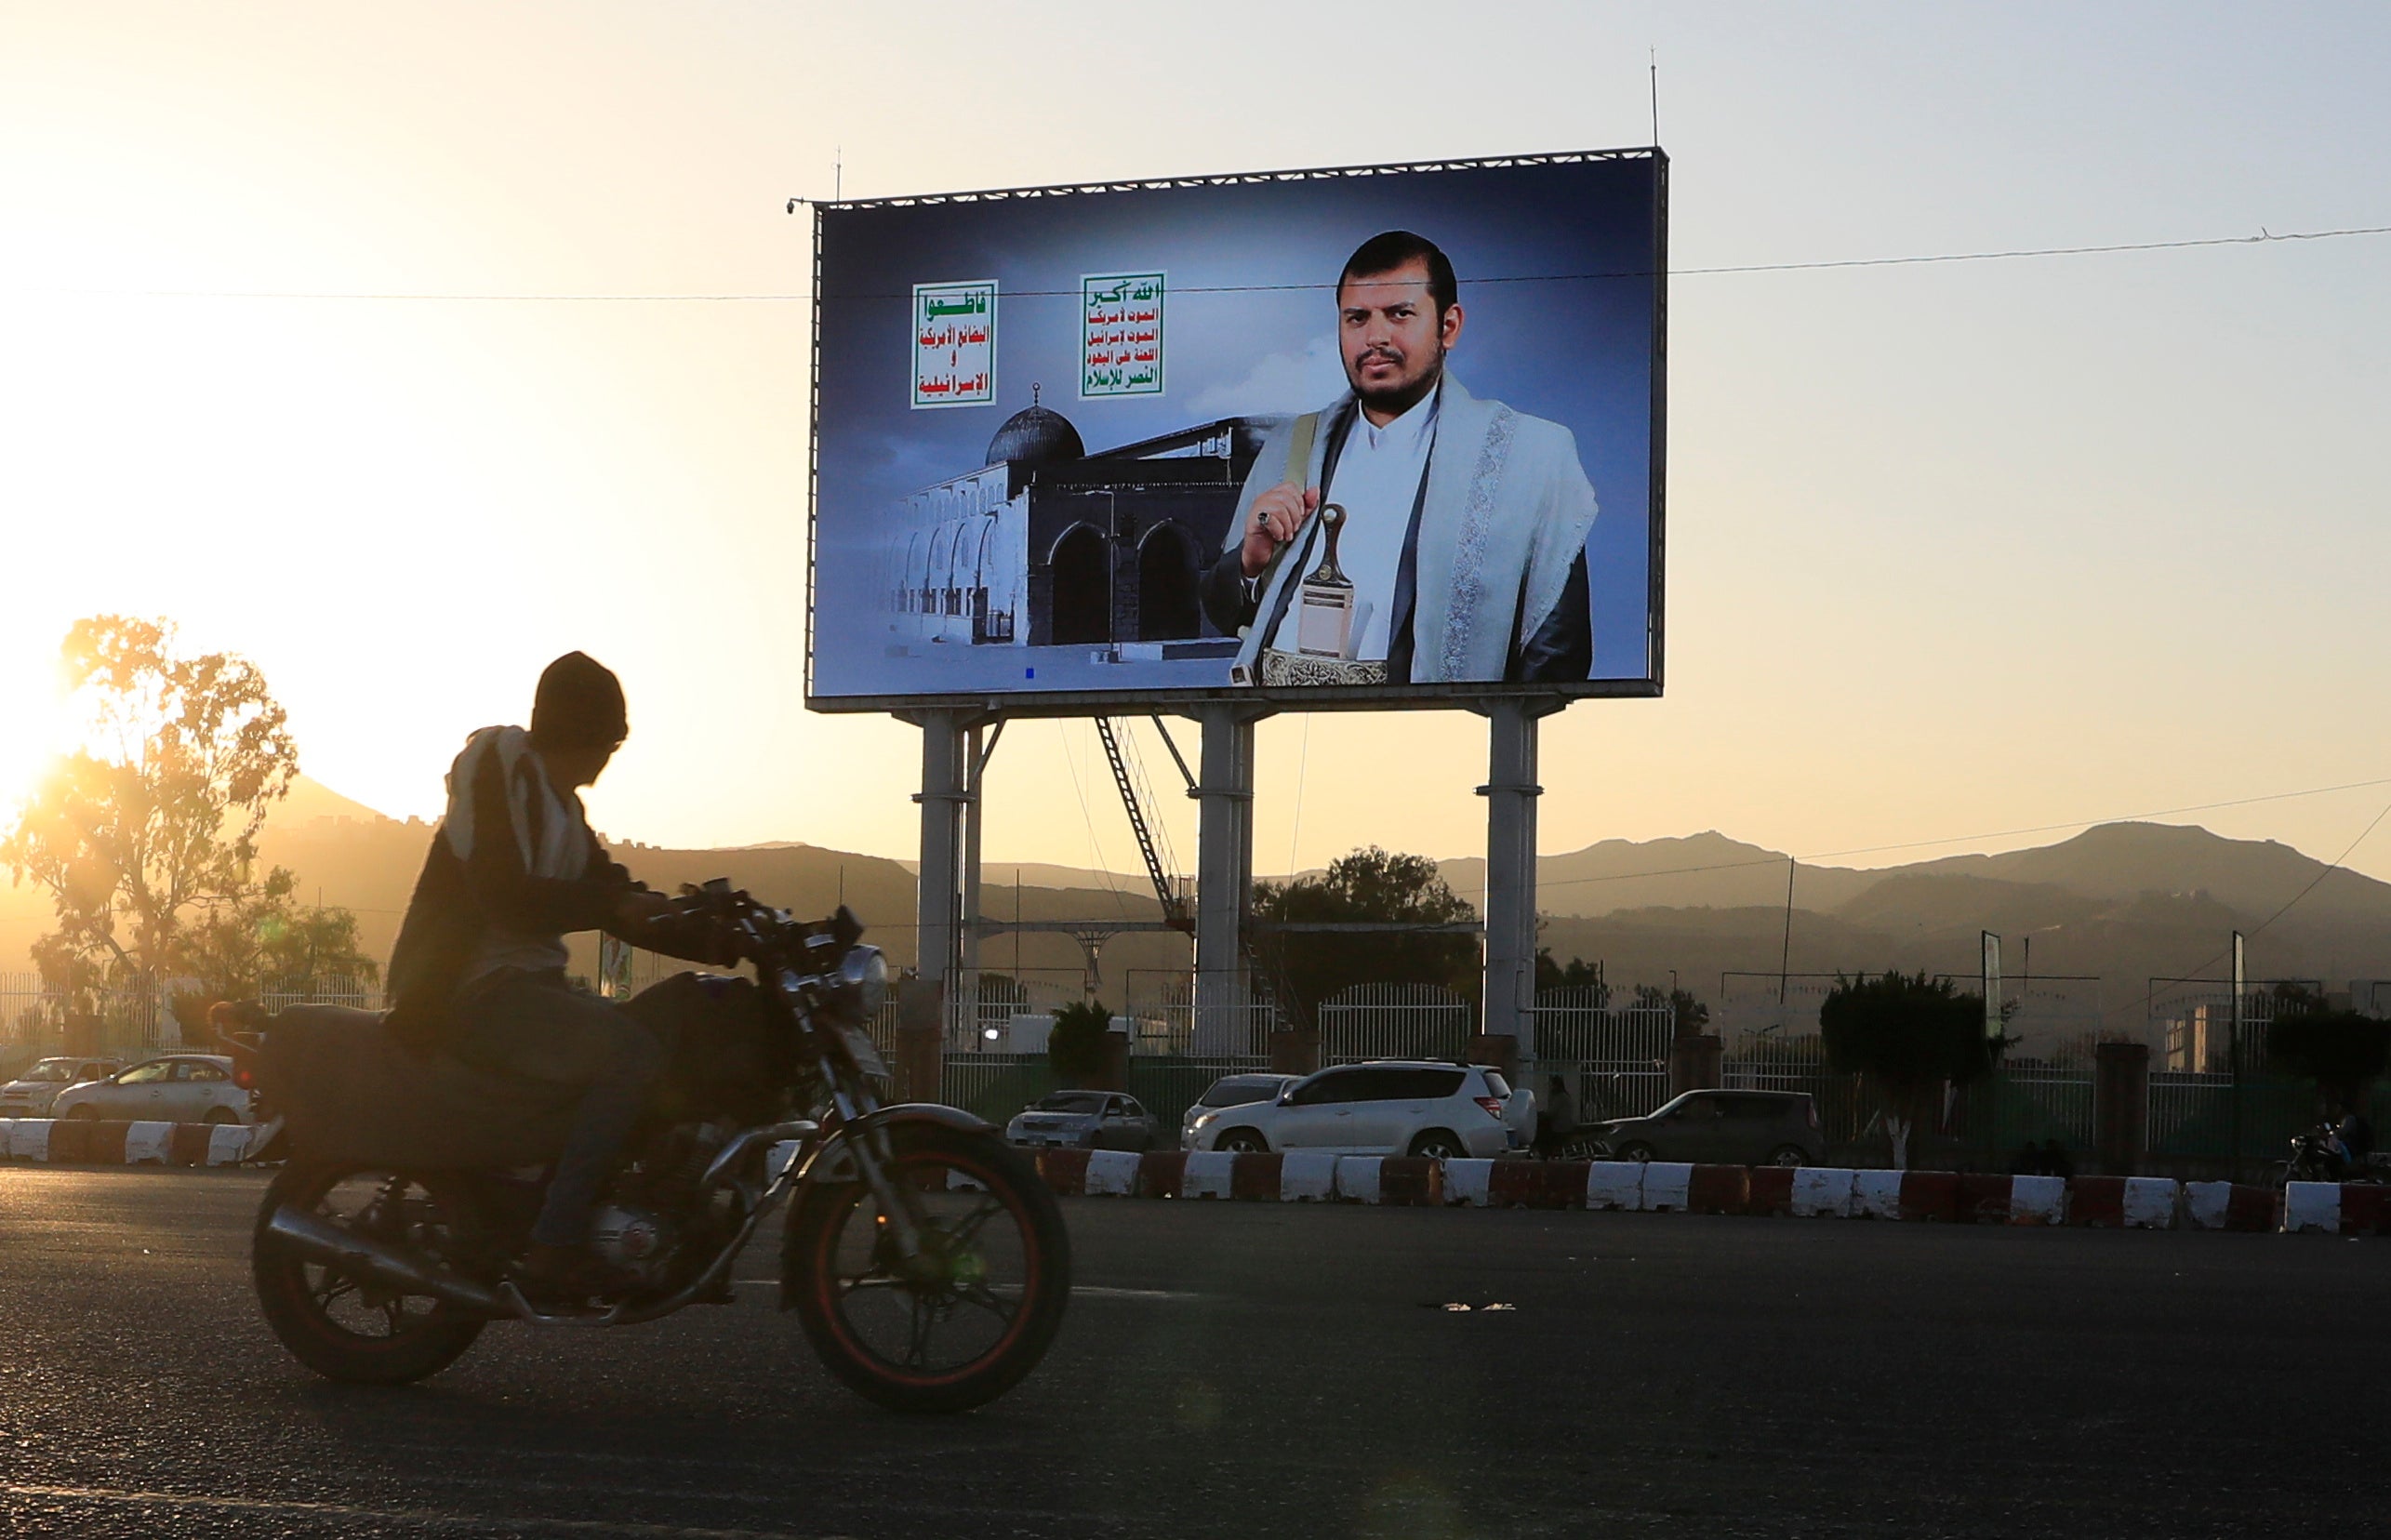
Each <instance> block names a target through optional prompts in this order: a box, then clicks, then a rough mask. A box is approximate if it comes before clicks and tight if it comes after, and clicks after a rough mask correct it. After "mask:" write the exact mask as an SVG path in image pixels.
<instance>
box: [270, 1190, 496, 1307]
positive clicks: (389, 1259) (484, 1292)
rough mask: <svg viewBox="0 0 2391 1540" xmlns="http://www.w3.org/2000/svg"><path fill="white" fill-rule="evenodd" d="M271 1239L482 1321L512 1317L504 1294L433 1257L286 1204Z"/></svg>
mask: <svg viewBox="0 0 2391 1540" xmlns="http://www.w3.org/2000/svg"><path fill="white" fill-rule="evenodd" d="M266 1233H268V1234H269V1235H272V1237H273V1238H274V1239H275V1240H276V1241H281V1242H282V1243H283V1244H284V1245H286V1246H288V1247H290V1248H291V1249H292V1250H293V1251H296V1252H298V1253H299V1255H302V1256H305V1257H307V1258H309V1259H310V1260H311V1261H315V1262H321V1263H323V1264H325V1266H326V1267H333V1268H339V1269H340V1270H341V1271H343V1272H347V1273H352V1274H355V1273H362V1274H364V1275H365V1276H367V1277H370V1278H371V1279H373V1280H374V1281H376V1282H378V1283H387V1284H389V1285H390V1286H391V1287H392V1288H395V1289H401V1290H404V1291H405V1292H406V1293H408V1294H430V1295H432V1297H433V1298H434V1299H438V1300H441V1301H443V1302H444V1303H446V1304H449V1305H454V1306H456V1307H457V1308H459V1309H464V1310H471V1311H473V1312H474V1313H476V1314H480V1315H493V1316H505V1315H509V1314H511V1313H512V1312H511V1311H510V1310H509V1309H508V1308H507V1306H506V1305H505V1303H504V1302H503V1301H501V1300H500V1299H499V1298H498V1294H496V1293H494V1292H493V1291H491V1290H489V1289H485V1288H484V1287H483V1286H482V1285H481V1284H479V1283H476V1282H474V1281H472V1279H470V1278H462V1277H459V1276H458V1275H457V1274H456V1273H453V1272H450V1271H449V1270H448V1269H447V1268H444V1267H441V1266H440V1265H439V1264H437V1263H435V1262H433V1261H432V1260H431V1259H430V1258H429V1257H425V1256H421V1255H416V1254H414V1253H410V1252H405V1251H401V1250H399V1249H397V1248H396V1247H392V1246H386V1245H384V1244H382V1243H381V1242H380V1241H373V1240H368V1239H367V1238H366V1237H365V1236H362V1235H359V1234H356V1233H355V1232H354V1231H352V1230H346V1229H342V1228H340V1227H339V1226H338V1225H335V1224H332V1223H331V1222H329V1221H328V1220H325V1219H324V1218H323V1217H321V1216H320V1215H313V1214H310V1213H307V1212H306V1211H304V1210H301V1209H296V1208H293V1207H291V1206H290V1205H289V1204H287V1203H285V1204H283V1205H282V1206H281V1207H279V1208H277V1209H275V1210H274V1212H273V1215H272V1217H270V1218H269V1219H267V1221H266Z"/></svg>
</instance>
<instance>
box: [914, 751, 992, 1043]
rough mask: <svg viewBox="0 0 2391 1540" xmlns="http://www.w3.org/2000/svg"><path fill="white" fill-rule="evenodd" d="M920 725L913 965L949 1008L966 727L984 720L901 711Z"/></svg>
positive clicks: (959, 917)
mask: <svg viewBox="0 0 2391 1540" xmlns="http://www.w3.org/2000/svg"><path fill="white" fill-rule="evenodd" d="M898 715H899V717H900V719H901V720H903V721H906V722H910V723H911V724H914V725H915V726H917V727H919V728H921V729H922V790H919V791H917V792H915V793H914V794H913V800H914V801H915V802H916V803H920V804H921V807H922V875H921V883H920V887H919V889H918V893H919V897H918V898H917V899H916V901H915V904H914V919H915V928H914V932H913V936H914V947H915V951H914V966H915V968H916V969H917V970H919V972H920V974H921V976H922V977H923V978H924V979H927V980H929V981H930V982H931V983H932V984H934V985H936V987H937V989H938V991H939V1001H940V1008H941V1010H942V1011H946V1012H948V1013H951V1011H952V1007H953V1002H952V1000H951V999H950V998H949V992H948V983H949V977H948V976H949V975H950V973H951V972H952V971H953V969H954V967H955V964H956V962H957V960H958V958H959V957H960V956H961V954H962V947H963V851H964V843H963V805H964V803H966V802H968V801H969V800H970V797H971V791H972V788H971V784H970V770H971V759H970V749H969V745H968V742H967V738H968V736H969V734H970V732H971V730H972V729H973V728H974V727H976V725H977V724H979V723H980V722H981V721H983V720H985V718H984V716H983V714H982V713H979V712H976V711H969V710H935V711H904V712H900V713H898Z"/></svg>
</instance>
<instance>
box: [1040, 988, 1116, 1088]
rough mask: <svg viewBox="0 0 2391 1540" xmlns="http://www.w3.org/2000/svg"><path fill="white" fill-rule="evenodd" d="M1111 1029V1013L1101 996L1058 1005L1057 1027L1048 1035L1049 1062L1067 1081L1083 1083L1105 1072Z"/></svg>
mask: <svg viewBox="0 0 2391 1540" xmlns="http://www.w3.org/2000/svg"><path fill="white" fill-rule="evenodd" d="M1111 1030H1112V1013H1111V1012H1110V1011H1108V1010H1106V1009H1105V1008H1104V1002H1102V1001H1100V1000H1083V1001H1081V1002H1079V1003H1077V1004H1074V1005H1058V1006H1056V1008H1055V1027H1054V1030H1053V1031H1051V1032H1050V1033H1048V1034H1047V1037H1046V1063H1047V1065H1048V1066H1049V1067H1050V1068H1052V1069H1053V1070H1054V1071H1055V1079H1056V1080H1057V1081H1059V1082H1062V1083H1063V1084H1065V1085H1084V1084H1086V1083H1087V1082H1090V1081H1092V1080H1095V1079H1096V1078H1097V1077H1098V1076H1100V1075H1102V1074H1103V1073H1104V1038H1105V1034H1106V1033H1108V1032H1109V1031H1111Z"/></svg>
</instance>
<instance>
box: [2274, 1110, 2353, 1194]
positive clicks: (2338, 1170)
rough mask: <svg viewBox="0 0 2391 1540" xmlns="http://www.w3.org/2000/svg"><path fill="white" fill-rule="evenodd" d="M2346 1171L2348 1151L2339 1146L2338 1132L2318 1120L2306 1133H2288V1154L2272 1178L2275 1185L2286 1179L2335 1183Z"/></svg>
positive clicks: (2284, 1181)
mask: <svg viewBox="0 0 2391 1540" xmlns="http://www.w3.org/2000/svg"><path fill="white" fill-rule="evenodd" d="M2348 1172H2349V1152H2348V1151H2347V1150H2346V1149H2345V1148H2342V1142H2341V1137H2340V1135H2336V1134H2335V1133H2334V1132H2333V1131H2332V1129H2331V1127H2329V1126H2327V1125H2325V1124H2322V1123H2319V1124H2318V1125H2317V1126H2316V1127H2315V1128H2311V1129H2309V1130H2307V1131H2306V1132H2305V1133H2300V1134H2294V1135H2291V1158H2290V1159H2288V1160H2286V1161H2285V1162H2283V1164H2282V1166H2281V1167H2280V1168H2279V1170H2278V1173H2277V1175H2276V1177H2275V1183H2274V1185H2275V1186H2277V1187H2280V1186H2282V1185H2283V1184H2284V1183H2286V1182H2338V1181H2341V1180H2342V1179H2343V1178H2344V1177H2345V1176H2346V1175H2348Z"/></svg>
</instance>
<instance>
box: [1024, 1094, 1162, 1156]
mask: <svg viewBox="0 0 2391 1540" xmlns="http://www.w3.org/2000/svg"><path fill="white" fill-rule="evenodd" d="M1004 1137H1005V1139H1006V1141H1007V1142H1008V1143H1012V1144H1017V1145H1026V1146H1029V1147H1030V1148H1040V1149H1140V1150H1143V1149H1151V1148H1154V1147H1155V1145H1156V1144H1157V1143H1158V1142H1159V1141H1160V1139H1161V1137H1162V1129H1161V1128H1159V1127H1158V1126H1156V1124H1155V1122H1154V1118H1153V1115H1152V1114H1151V1113H1149V1112H1148V1111H1147V1110H1146V1109H1145V1108H1143V1107H1141V1106H1139V1105H1138V1102H1137V1098H1136V1097H1135V1096H1130V1095H1122V1093H1120V1092H1118V1091H1057V1092H1056V1093H1054V1094H1053V1095H1047V1096H1041V1097H1040V1098H1038V1101H1037V1102H1036V1104H1035V1105H1033V1106H1030V1107H1026V1108H1023V1109H1021V1110H1020V1111H1019V1112H1017V1113H1016V1114H1014V1117H1013V1121H1012V1122H1009V1123H1007V1124H1005V1125H1004Z"/></svg>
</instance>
